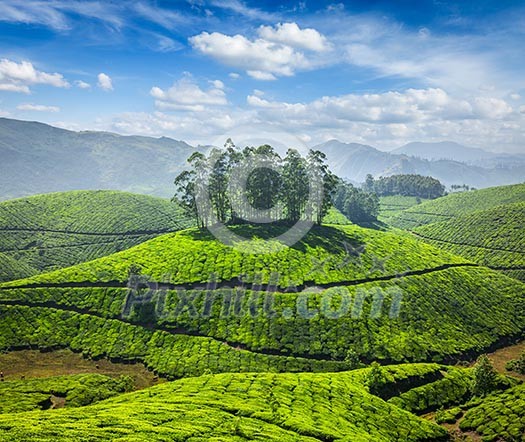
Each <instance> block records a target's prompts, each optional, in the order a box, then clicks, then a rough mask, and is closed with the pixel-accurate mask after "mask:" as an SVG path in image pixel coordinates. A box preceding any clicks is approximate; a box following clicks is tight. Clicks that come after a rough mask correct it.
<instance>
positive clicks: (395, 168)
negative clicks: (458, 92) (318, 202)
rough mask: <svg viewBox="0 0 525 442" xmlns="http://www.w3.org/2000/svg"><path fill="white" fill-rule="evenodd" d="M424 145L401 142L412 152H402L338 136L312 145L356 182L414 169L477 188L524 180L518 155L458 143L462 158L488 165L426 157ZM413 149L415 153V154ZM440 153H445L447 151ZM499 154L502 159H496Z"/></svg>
mask: <svg viewBox="0 0 525 442" xmlns="http://www.w3.org/2000/svg"><path fill="white" fill-rule="evenodd" d="M430 144H431V143H430ZM439 144H440V143H439ZM453 144H455V143H449V142H447V143H444V145H445V147H446V149H444V150H443V152H450V149H452V148H454V146H453ZM424 145H427V143H411V144H409V145H407V146H408V147H407V146H403V148H405V147H407V149H403V148H400V149H401V150H405V151H406V152H409V153H410V154H411V155H408V154H405V153H401V152H400V149H396V151H398V152H399V153H392V152H383V151H380V150H377V149H375V148H373V147H372V146H367V145H363V144H356V143H349V144H347V143H342V142H340V141H337V140H330V141H327V142H326V143H323V144H319V145H317V146H314V149H319V150H321V151H322V152H324V153H325V154H326V155H327V158H328V163H329V165H330V167H331V169H332V170H333V171H334V172H335V173H336V174H337V175H339V176H341V177H344V178H347V179H350V180H353V181H357V182H363V181H364V180H365V178H366V175H367V174H368V173H370V174H372V175H373V176H374V177H376V178H377V177H379V176H381V175H382V176H389V175H394V174H400V173H416V174H421V175H429V176H433V177H434V178H437V179H439V180H440V181H441V182H442V183H443V184H445V185H448V186H449V185H451V184H468V185H470V186H474V187H478V188H482V187H490V186H498V185H504V184H514V183H521V182H523V181H525V157H524V161H521V160H520V156H511V155H509V156H508V158H507V157H506V156H501V155H497V154H491V153H489V152H485V151H483V150H481V149H473V148H467V147H464V146H461V145H459V144H458V145H457V146H460V147H462V148H464V149H459V151H460V152H462V155H463V158H466V157H467V156H469V155H470V158H471V159H472V161H474V158H476V161H477V162H478V163H480V164H481V163H482V162H483V161H487V162H488V161H490V162H492V164H491V165H489V166H483V167H482V165H474V164H467V163H466V162H460V161H458V160H450V159H425V158H423V153H424V152H425V150H424V147H425V146H424ZM431 147H432V149H436V150H435V151H436V152H437V146H434V145H432V146H431ZM416 153H417V154H418V155H415V154H416ZM420 153H421V155H419V154H420ZM484 153H486V154H487V156H486V157H484V156H483V155H484ZM425 155H427V156H432V155H433V154H432V153H429V152H426V153H425ZM492 155H494V156H493V157H492ZM442 156H443V157H446V154H445V155H442ZM498 158H503V159H504V160H501V162H498V161H497V159H498ZM494 161H495V163H494Z"/></svg>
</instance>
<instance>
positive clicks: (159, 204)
mask: <svg viewBox="0 0 525 442" xmlns="http://www.w3.org/2000/svg"><path fill="white" fill-rule="evenodd" d="M191 225H192V223H191V221H189V220H188V219H187V217H186V216H185V215H184V214H183V213H182V211H181V210H180V208H179V207H178V206H177V205H176V204H174V203H171V202H169V201H167V200H163V199H161V198H156V197H150V196H146V195H135V194H130V193H125V192H116V191H71V192H60V193H50V194H44V195H37V196H32V197H28V198H19V199H16V200H11V201H6V202H2V203H0V252H2V253H4V254H5V255H7V256H9V257H11V258H13V259H15V260H16V261H18V262H19V263H21V265H28V266H30V267H32V268H34V269H36V270H38V271H46V270H50V269H53V268H61V267H67V266H70V265H74V264H78V263H80V262H84V261H89V260H92V259H95V258H98V257H100V256H105V255H109V254H112V253H115V252H118V251H120V250H124V249H127V248H129V247H132V246H134V245H136V244H139V243H141V242H144V241H146V240H148V239H151V238H154V237H155V236H158V235H160V234H162V233H165V232H169V231H175V230H178V229H181V228H186V227H188V226H191ZM30 274H31V273H30V272H27V273H26V274H25V275H24V276H29V275H30ZM0 275H3V276H4V278H3V279H7V276H6V273H5V272H4V271H2V269H1V268H0ZM0 277H1V276H0ZM10 279H12V278H10Z"/></svg>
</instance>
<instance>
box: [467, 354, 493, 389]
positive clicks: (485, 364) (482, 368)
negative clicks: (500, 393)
mask: <svg viewBox="0 0 525 442" xmlns="http://www.w3.org/2000/svg"><path fill="white" fill-rule="evenodd" d="M497 377H498V374H497V372H496V370H494V367H493V366H492V362H490V359H489V358H488V356H487V355H481V356H480V357H479V358H478V360H477V361H476V365H475V366H474V373H473V380H472V393H473V394H474V395H476V396H485V395H487V394H489V393H490V392H491V391H493V390H494V389H495V388H496V385H497Z"/></svg>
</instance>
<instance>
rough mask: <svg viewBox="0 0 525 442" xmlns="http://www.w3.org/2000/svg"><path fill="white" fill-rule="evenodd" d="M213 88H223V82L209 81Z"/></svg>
mask: <svg viewBox="0 0 525 442" xmlns="http://www.w3.org/2000/svg"><path fill="white" fill-rule="evenodd" d="M210 83H211V84H212V85H213V87H214V88H215V89H224V83H223V82H222V81H221V80H213V81H210Z"/></svg>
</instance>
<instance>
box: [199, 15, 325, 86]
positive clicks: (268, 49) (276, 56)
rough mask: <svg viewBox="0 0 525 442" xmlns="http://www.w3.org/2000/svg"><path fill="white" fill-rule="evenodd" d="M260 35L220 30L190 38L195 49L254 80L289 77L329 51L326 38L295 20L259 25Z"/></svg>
mask: <svg viewBox="0 0 525 442" xmlns="http://www.w3.org/2000/svg"><path fill="white" fill-rule="evenodd" d="M258 33H259V38H256V39H254V40H250V39H248V38H247V37H245V36H244V35H240V34H237V35H234V36H229V35H225V34H222V33H220V32H212V33H211V34H210V33H208V32H202V33H201V34H199V35H195V36H193V37H191V38H190V39H189V41H190V44H191V45H192V47H193V48H194V49H196V50H197V51H199V52H201V53H202V54H204V55H207V56H209V57H212V58H214V59H216V60H217V61H219V62H221V63H224V64H226V65H228V66H232V67H235V68H240V69H243V70H245V71H246V73H247V74H248V75H249V76H251V77H252V78H255V79H257V80H274V79H275V78H276V77H278V76H287V77H290V76H292V75H294V74H295V72H296V71H298V70H305V69H311V68H313V67H314V66H316V65H319V64H321V63H322V58H321V57H320V55H317V56H315V57H314V56H312V55H311V54H307V53H306V52H304V51H303V50H307V51H309V52H310V53H312V52H313V53H321V52H324V51H326V50H328V48H329V45H328V41H327V40H326V38H325V37H324V36H323V35H321V34H320V33H319V32H318V31H316V30H315V29H300V28H299V26H297V24H296V23H285V24H278V25H277V26H276V27H271V26H262V27H260V28H259V31H258Z"/></svg>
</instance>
